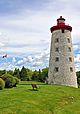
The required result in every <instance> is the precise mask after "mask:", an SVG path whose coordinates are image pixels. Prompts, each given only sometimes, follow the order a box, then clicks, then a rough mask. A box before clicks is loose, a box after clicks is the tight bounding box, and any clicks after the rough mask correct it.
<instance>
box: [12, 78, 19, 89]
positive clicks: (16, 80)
mask: <svg viewBox="0 0 80 114" xmlns="http://www.w3.org/2000/svg"><path fill="white" fill-rule="evenodd" d="M14 80H15V84H14V85H13V87H16V85H17V84H19V79H18V78H17V77H14Z"/></svg>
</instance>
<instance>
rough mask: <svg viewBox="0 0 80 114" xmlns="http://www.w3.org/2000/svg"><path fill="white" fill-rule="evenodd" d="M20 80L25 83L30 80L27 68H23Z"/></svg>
mask: <svg viewBox="0 0 80 114" xmlns="http://www.w3.org/2000/svg"><path fill="white" fill-rule="evenodd" d="M20 79H21V80H23V81H25V80H27V79H28V77H27V71H26V68H25V67H24V66H23V67H22V69H21V72H20Z"/></svg>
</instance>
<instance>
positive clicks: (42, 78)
mask: <svg viewBox="0 0 80 114" xmlns="http://www.w3.org/2000/svg"><path fill="white" fill-rule="evenodd" d="M47 77H48V67H46V68H43V69H42V75H41V82H45V81H46V78H47Z"/></svg>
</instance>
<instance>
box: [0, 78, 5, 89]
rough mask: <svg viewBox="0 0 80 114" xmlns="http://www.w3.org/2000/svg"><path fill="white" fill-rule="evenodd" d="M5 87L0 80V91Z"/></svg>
mask: <svg viewBox="0 0 80 114" xmlns="http://www.w3.org/2000/svg"><path fill="white" fill-rule="evenodd" d="M4 87H5V82H4V80H3V79H1V78H0V90H2V89H4Z"/></svg>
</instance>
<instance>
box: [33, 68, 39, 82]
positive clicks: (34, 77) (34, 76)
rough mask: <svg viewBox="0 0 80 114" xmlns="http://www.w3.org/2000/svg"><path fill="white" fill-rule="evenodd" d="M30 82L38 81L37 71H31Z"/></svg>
mask: <svg viewBox="0 0 80 114" xmlns="http://www.w3.org/2000/svg"><path fill="white" fill-rule="evenodd" d="M32 80H34V81H38V71H37V70H35V71H33V74H32Z"/></svg>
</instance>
